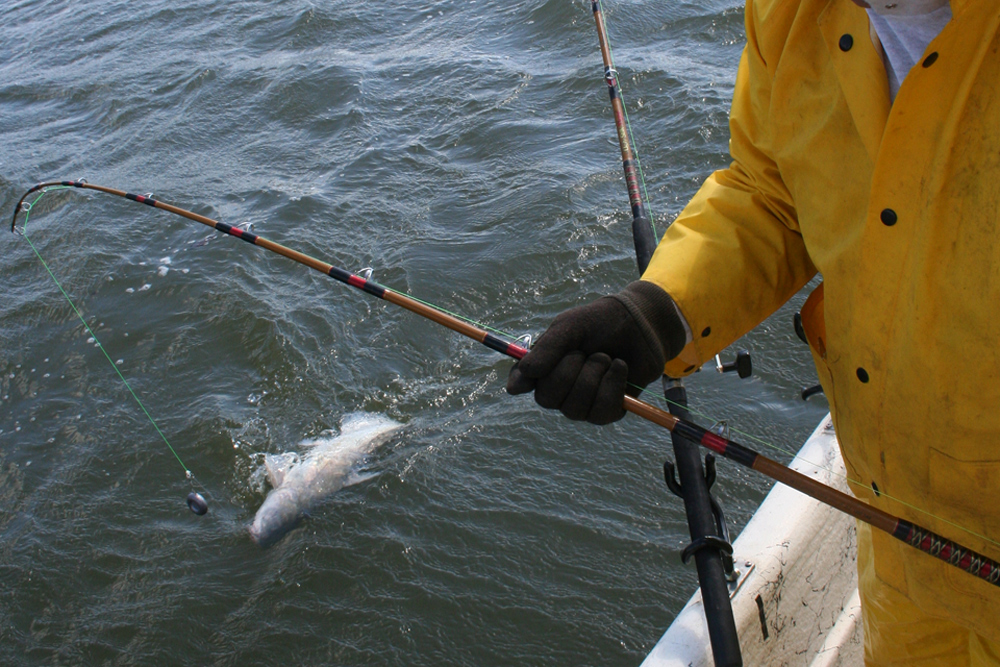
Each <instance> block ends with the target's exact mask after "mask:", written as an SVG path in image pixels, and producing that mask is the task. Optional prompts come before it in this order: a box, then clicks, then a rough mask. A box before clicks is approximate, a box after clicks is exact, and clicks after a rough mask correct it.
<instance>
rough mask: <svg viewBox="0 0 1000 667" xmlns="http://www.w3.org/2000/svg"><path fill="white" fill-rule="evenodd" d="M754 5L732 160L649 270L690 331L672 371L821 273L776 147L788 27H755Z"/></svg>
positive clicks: (677, 372) (701, 357)
mask: <svg viewBox="0 0 1000 667" xmlns="http://www.w3.org/2000/svg"><path fill="white" fill-rule="evenodd" d="M772 4H773V3H772ZM755 5H756V3H754V2H752V1H750V2H747V22H746V23H747V46H746V48H745V50H744V52H743V56H742V58H741V61H740V66H739V71H738V73H737V77H736V87H735V92H734V96H733V107H732V112H731V114H730V123H729V127H730V144H729V146H730V154H731V156H732V159H733V161H732V164H731V165H730V166H729V168H727V169H722V170H720V171H717V172H715V173H714V174H712V175H711V176H710V177H709V178H708V180H707V181H706V182H705V183H704V185H703V186H702V187H701V189H700V190H699V191H698V193H697V194H696V195H695V196H694V198H693V199H692V200H691V202H690V203H689V204H688V205H687V206H686V207H685V209H684V210H683V211H682V212H681V214H680V216H678V218H677V219H676V220H675V221H674V223H673V224H672V225H671V226H670V227H669V228H668V229H667V231H666V233H665V235H664V238H663V240H662V241H661V242H660V245H659V246H658V247H657V250H656V253H655V254H654V255H653V259H652V261H651V262H650V265H649V268H648V269H647V270H646V272H645V274H643V277H642V279H643V280H645V281H649V282H651V283H653V284H655V285H657V286H659V287H660V288H662V289H663V290H664V291H665V292H667V293H668V294H669V295H670V296H671V297H672V298H673V300H674V301H675V302H676V303H677V305H678V307H679V308H680V312H681V313H682V314H683V317H684V318H685V319H686V321H687V323H688V325H689V326H690V330H691V333H692V340H691V341H690V342H689V344H688V345H687V346H686V347H685V348H684V350H683V351H682V352H681V354H680V355H678V357H677V359H675V360H674V361H673V362H671V363H668V364H667V367H666V370H667V373H668V374H669V375H671V376H674V377H680V376H682V375H686V374H688V373H690V372H692V371H694V370H695V369H697V368H698V367H700V366H701V365H702V364H703V363H704V362H706V361H708V360H709V359H711V358H712V357H713V356H714V355H715V354H717V353H718V352H719V351H721V350H722V349H723V348H725V347H726V346H728V345H730V344H731V343H732V342H733V341H735V340H736V339H737V338H739V337H740V336H742V335H743V334H745V333H747V332H748V331H750V330H751V329H752V328H753V327H755V326H756V325H757V324H759V323H760V322H762V321H763V320H764V319H765V318H766V317H767V316H769V315H770V314H771V313H773V312H774V311H775V310H777V309H778V308H779V307H780V306H781V305H782V304H783V303H785V301H787V300H788V299H789V298H790V297H791V296H792V295H794V294H795V293H796V292H797V291H798V290H799V289H801V288H802V286H803V285H805V284H806V283H807V282H808V281H809V279H810V278H811V277H812V276H813V275H815V273H816V269H815V267H814V266H813V264H812V262H811V261H810V259H809V256H808V254H807V252H806V248H805V244H804V243H803V241H802V236H801V234H800V233H799V225H798V218H797V215H796V211H795V205H794V203H793V201H792V197H791V194H790V193H789V192H788V190H787V189H786V187H785V184H784V182H783V180H782V177H781V173H780V172H779V170H778V167H777V165H776V164H775V160H774V158H773V157H772V152H771V150H772V149H771V147H772V145H773V137H772V136H771V133H770V124H769V122H768V121H769V115H770V107H771V103H772V98H771V81H772V78H773V72H774V68H775V67H776V66H777V62H778V60H779V59H780V57H781V49H782V48H783V47H784V43H783V36H782V37H781V38H778V39H774V38H772V39H770V40H768V39H766V38H764V37H763V36H761V35H759V34H758V25H764V22H765V21H766V18H763V17H756V16H755V10H756V6H755ZM778 23H780V21H779V22H778ZM772 25H773V23H772ZM762 42H765V43H766V42H770V44H762ZM779 42H780V43H779ZM769 61H770V62H769ZM833 195H834V193H832V192H831V196H833Z"/></svg>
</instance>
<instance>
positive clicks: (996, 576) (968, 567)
mask: <svg viewBox="0 0 1000 667" xmlns="http://www.w3.org/2000/svg"><path fill="white" fill-rule="evenodd" d="M59 186H62V187H75V188H84V189H89V190H97V191H99V192H104V193H107V194H111V195H116V196H118V197H123V198H125V199H131V200H132V201H136V202H139V203H142V204H146V205H147V206H152V207H154V208H159V209H163V210H165V211H169V212H170V213H174V214H176V215H179V216H181V217H183V218H187V219H188V220H193V221H195V222H199V223H201V224H203V225H206V226H208V227H211V228H212V229H215V230H216V231H219V232H223V233H225V234H229V235H230V236H235V237H237V238H239V239H242V240H244V241H246V242H248V243H252V244H253V245H256V246H260V247H262V248H265V249H266V250H270V251H271V252H275V253H277V254H279V255H282V256H284V257H287V258H289V259H291V260H294V261H296V262H298V263H300V264H305V265H306V266H308V267H309V268H311V269H315V270H316V271H319V272H321V273H325V274H326V275H328V276H330V277H331V278H334V279H336V280H339V281H340V282H342V283H345V284H347V285H350V286H351V287H354V288H357V289H359V290H361V291H363V292H367V293H368V294H371V295H373V296H377V297H378V298H380V299H384V300H385V301H388V302H390V303H393V304H395V305H397V306H402V307H403V308H405V309H407V310H409V311H410V312H413V313H416V314H417V315H420V316H421V317H425V318H427V319H429V320H431V321H433V322H437V323H438V324H441V325H443V326H445V327H447V328H449V329H451V330H452V331H456V332H458V333H460V334H462V335H463V336H467V337H468V338H471V339H473V340H475V341H478V342H479V343H482V344H483V345H485V346H487V347H489V348H490V349H493V350H496V351H497V352H501V353H503V354H506V355H507V356H509V357H513V358H514V359H522V358H523V357H524V356H525V355H526V354H528V349H527V348H525V347H522V346H520V345H517V344H516V343H508V342H507V341H504V340H502V339H500V338H499V337H497V336H495V335H493V334H491V333H489V332H488V331H485V330H484V329H482V328H480V327H478V326H476V325H474V324H471V323H469V322H466V321H464V320H461V319H459V318H457V317H455V316H453V315H449V314H447V313H444V312H442V311H441V310H439V309H437V308H435V307H433V306H430V305H427V304H424V303H421V302H419V301H417V300H415V299H413V298H412V297H409V296H406V295H405V294H400V293H399V292H394V291H392V290H391V289H389V288H387V287H384V286H382V285H379V284H378V283H375V282H373V281H371V280H367V279H365V278H362V277H361V276H358V275H355V274H353V273H350V272H349V271H345V270H344V269H340V268H337V267H335V266H333V265H331V264H328V263H326V262H322V261H320V260H318V259H315V258H313V257H310V256H309V255H305V254H303V253H301V252H298V251H296V250H292V249H291V248H287V247H285V246H283V245H281V244H279V243H274V242H273V241H268V240H267V239H265V238H262V237H260V236H258V235H256V234H251V233H249V232H247V231H244V230H242V229H239V228H238V227H233V226H231V225H227V224H226V223H224V222H219V221H217V220H213V219H211V218H207V217H205V216H203V215H198V214H197V213H193V212H191V211H188V210H185V209H182V208H179V207H177V206H173V205H171V204H166V203H164V202H161V201H158V200H156V199H153V198H152V197H150V196H143V195H136V194H132V193H130V192H125V191H123V190H116V189H114V188H107V187H103V186H100V185H91V184H89V183H87V182H86V181H83V180H79V181H53V182H49V183H40V184H38V185H36V186H34V187H33V188H31V189H30V190H28V192H26V193H25V194H24V196H22V197H21V199H20V200H19V201H18V203H17V208H16V209H15V210H14V218H13V220H12V222H11V231H16V225H17V214H18V213H19V212H20V211H21V210H22V207H23V204H24V201H25V200H26V199H27V197H28V196H29V195H30V194H31V193H33V192H37V191H39V190H41V189H43V188H46V187H59ZM625 409H626V410H627V411H628V412H631V413H633V414H635V415H638V416H639V417H642V418H643V419H646V420H648V421H651V422H653V423H654V424H658V425H660V426H662V427H664V428H666V429H668V430H670V431H673V432H676V433H677V434H678V435H681V436H683V437H685V438H687V439H688V440H692V441H694V442H697V443H698V444H700V445H702V446H703V447H706V448H707V449H710V450H711V451H713V452H715V453H717V454H719V455H721V456H724V457H725V458H727V459H729V460H731V461H735V462H736V463H739V464H740V465H743V466H745V467H747V468H751V469H753V470H756V471H757V472H759V473H762V474H764V475H766V476H767V477H769V478H771V479H772V480H774V481H776V482H781V483H782V484H784V485H786V486H790V487H792V488H793V489H795V490H797V491H801V492H802V493H804V494H806V495H807V496H810V497H812V498H814V499H816V500H818V501H820V502H822V503H825V504H827V505H830V506H831V507H834V508H835V509H838V510H840V511H842V512H844V513H845V514H849V515H851V516H853V517H854V518H856V519H860V520H861V521H864V522H865V523H868V524H870V525H872V526H874V527H875V528H878V529H880V530H883V531H885V532H887V533H889V534H890V535H892V536H893V537H895V538H896V539H898V540H900V541H902V542H906V543H907V544H909V545H910V546H912V547H915V548H917V549H919V550H920V551H923V552H924V553H927V554H929V555H931V556H934V557H935V558H939V559H941V560H943V561H945V562H947V563H950V564H952V565H954V566H955V567H958V568H960V569H962V570H964V571H966V572H968V573H969V574H972V575H974V576H976V577H979V578H980V579H984V580H986V581H988V582H990V583H991V584H993V585H995V586H1000V563H998V562H996V561H994V560H992V559H990V558H987V557H986V556H984V555H982V554H980V553H977V552H975V551H973V550H972V549H969V548H967V547H964V546H962V545H960V544H958V543H956V542H953V541H951V540H948V539H946V538H944V537H942V536H940V535H938V534H936V533H933V532H931V531H929V530H927V529H926V528H923V527H921V526H918V525H916V524H913V523H910V522H909V521H906V520H904V519H900V518H898V517H895V516H893V515H892V514H889V513H888V512H884V511H882V510H880V509H877V508H875V507H871V506H870V505H868V504H867V503H864V502H862V501H860V500H858V499H857V498H854V497H852V496H849V495H847V494H846V493H843V492H841V491H838V490H836V489H834V488H831V487H829V486H827V485H825V484H822V483H820V482H817V481H816V480H814V479H812V478H810V477H808V476H806V475H803V474H802V473H800V472H797V471H795V470H792V469H791V468H789V467H788V466H785V465H782V464H781V463H778V462H777V461H775V460H773V459H769V458H767V457H766V456H763V455H762V454H758V453H757V452H755V451H753V450H752V449H749V448H748V447H745V446H743V445H741V444H739V443H737V442H734V441H732V440H729V439H727V438H723V437H722V436H719V435H716V434H715V433H712V432H711V431H708V430H707V429H704V428H702V427H700V426H698V425H697V424H694V423H692V422H689V421H686V420H683V419H680V418H678V417H675V416H674V415H672V414H670V413H668V412H666V411H664V410H661V409H660V408H657V407H655V406H652V405H650V404H648V403H645V402H643V401H640V400H639V399H637V398H632V397H631V396H626V397H625Z"/></svg>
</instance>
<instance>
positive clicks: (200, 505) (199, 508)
mask: <svg viewBox="0 0 1000 667" xmlns="http://www.w3.org/2000/svg"><path fill="white" fill-rule="evenodd" d="M65 189H68V186H57V187H54V188H52V189H51V190H50V189H48V188H43V189H42V191H41V193H39V195H38V196H37V197H36V198H35V199H34V201H31V202H23V203H22V204H21V210H23V211H24V226H23V227H22V228H21V230H20V234H21V236H22V237H23V238H24V240H25V241H27V242H28V246H30V247H31V250H32V252H34V253H35V257H37V258H38V261H39V262H41V264H42V266H43V267H45V271H46V272H47V273H48V274H49V277H50V278H52V282H54V283H55V284H56V287H58V288H59V292H60V293H62V295H63V297H64V298H65V299H66V302H67V303H69V305H70V308H72V309H73V312H74V313H76V316H77V318H78V319H79V320H80V322H81V323H82V324H83V326H84V328H85V329H86V330H87V333H89V334H90V336H91V338H93V339H94V344H95V346H96V347H97V348H98V349H100V350H101V352H103V353H104V357H105V358H106V359H107V360H108V363H109V364H111V367H112V368H113V369H115V373H117V374H118V377H119V379H121V381H122V384H124V385H125V388H126V389H128V392H129V394H131V395H132V398H133V399H134V400H135V402H136V404H137V405H138V406H139V408H140V409H141V410H142V412H143V414H145V415H146V418H147V419H148V420H149V423H150V424H152V425H153V428H154V429H155V430H156V432H157V433H158V434H159V436H160V438H161V439H162V440H163V443H164V444H165V445H166V446H167V449H169V450H170V453H171V454H173V455H174V458H175V459H177V462H178V463H179V464H180V465H181V468H183V470H184V476H185V478H187V479H188V480H191V482H192V483H193V484H197V485H198V486H199V487H200V488H201V489H202V490H203V491H205V493H206V495H208V490H207V489H206V488H205V487H204V486H202V484H201V482H199V481H198V480H197V478H196V477H195V476H194V473H192V472H191V470H190V469H189V468H188V467H187V466H186V465H184V461H183V460H181V457H180V454H178V453H177V450H176V449H174V447H173V445H171V444H170V441H169V440H167V436H166V435H165V434H164V433H163V431H162V430H161V429H160V427H159V425H158V424H157V423H156V420H155V419H153V415H151V414H150V413H149V410H147V409H146V406H145V405H144V404H143V402H142V400H141V399H140V398H139V396H138V394H136V393H135V390H134V389H132V385H130V384H129V382H128V380H126V379H125V376H124V375H123V374H122V372H121V369H119V368H118V364H116V363H115V362H114V360H113V359H112V358H111V355H110V354H108V351H107V349H106V348H105V347H104V344H103V343H101V340H100V338H98V337H97V334H96V333H95V332H94V330H93V329H91V328H90V325H89V324H87V320H86V319H84V317H83V313H81V312H80V309H79V308H77V307H76V304H75V303H73V299H71V298H70V296H69V294H68V293H67V292H66V290H65V289H64V288H63V286H62V283H60V282H59V279H58V278H56V275H55V274H54V273H53V272H52V269H51V268H49V264H48V262H46V261H45V259H44V258H43V257H42V254H41V253H40V252H39V251H38V248H37V247H35V244H34V243H32V241H31V238H30V237H29V236H28V220H29V218H30V217H31V209H32V208H34V206H35V204H37V203H38V201H39V200H40V199H41V198H42V197H44V196H45V195H46V194H48V193H49V192H51V191H53V190H65ZM187 503H188V507H190V508H191V511H192V512H194V513H195V514H204V513H205V512H207V511H208V504H207V503H206V502H205V500H204V498H203V497H201V495H200V494H197V493H192V494H190V495H188V498H187Z"/></svg>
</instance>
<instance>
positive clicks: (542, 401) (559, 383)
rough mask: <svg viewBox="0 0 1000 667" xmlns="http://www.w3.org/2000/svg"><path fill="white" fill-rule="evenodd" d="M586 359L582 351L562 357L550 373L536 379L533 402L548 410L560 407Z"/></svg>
mask: <svg viewBox="0 0 1000 667" xmlns="http://www.w3.org/2000/svg"><path fill="white" fill-rule="evenodd" d="M524 359H527V357H525V358H524ZM524 359H522V360H521V363H523V362H524ZM586 359H587V357H586V355H584V354H583V352H572V353H570V354H567V355H566V356H565V357H563V358H562V360H561V361H559V363H558V364H557V365H556V367H555V369H554V370H553V371H552V372H551V373H549V374H548V375H546V376H545V377H542V378H539V379H538V380H537V384H536V386H535V402H536V403H538V404H539V405H540V406H542V407H543V408H547V409H550V410H551V409H554V408H558V407H560V406H561V405H562V404H563V401H565V400H566V396H568V395H569V393H570V391H571V390H572V389H573V385H574V384H575V383H576V379H577V377H578V376H579V375H580V370H581V369H582V368H583V364H584V362H585V361H586Z"/></svg>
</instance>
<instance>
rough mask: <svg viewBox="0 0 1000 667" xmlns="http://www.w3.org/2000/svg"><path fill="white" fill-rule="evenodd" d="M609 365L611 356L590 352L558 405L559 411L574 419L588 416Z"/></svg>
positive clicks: (578, 419) (581, 419) (582, 418)
mask: <svg viewBox="0 0 1000 667" xmlns="http://www.w3.org/2000/svg"><path fill="white" fill-rule="evenodd" d="M610 366H611V357H609V356H608V355H606V354H601V353H598V354H592V355H590V356H589V357H587V360H586V361H585V362H584V364H583V367H582V368H581V369H580V372H579V374H578V375H577V377H576V381H575V382H574V383H573V386H572V387H571V388H570V390H569V393H568V394H566V398H565V399H564V400H563V402H562V404H561V405H560V406H559V410H560V412H562V413H563V414H564V415H566V416H567V417H569V418H570V419H574V420H576V421H583V420H585V419H587V418H588V416H589V415H590V413H591V410H593V409H594V399H595V398H596V396H597V390H598V388H599V387H600V386H601V380H602V379H603V378H604V374H605V373H606V372H607V371H608V368H609V367H610Z"/></svg>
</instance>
